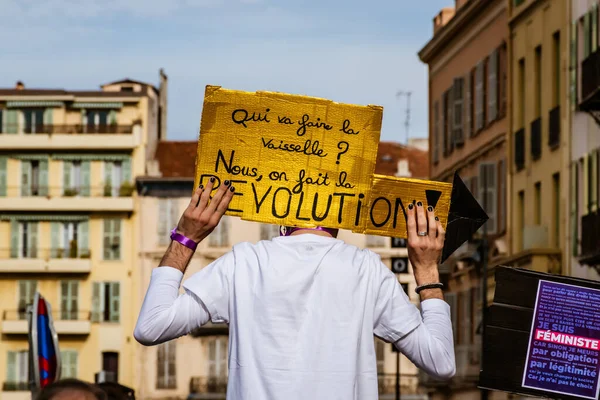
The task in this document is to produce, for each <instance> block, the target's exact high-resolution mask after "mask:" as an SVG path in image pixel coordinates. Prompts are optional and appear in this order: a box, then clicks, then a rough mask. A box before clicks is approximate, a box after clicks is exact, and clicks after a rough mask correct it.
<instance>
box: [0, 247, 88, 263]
mask: <svg viewBox="0 0 600 400" xmlns="http://www.w3.org/2000/svg"><path fill="white" fill-rule="evenodd" d="M90 255H91V254H90V249H83V248H78V247H77V246H71V247H70V248H68V249H64V248H50V249H41V248H39V247H37V246H29V247H17V248H14V247H13V248H0V259H8V258H23V259H42V260H59V259H88V258H90Z"/></svg>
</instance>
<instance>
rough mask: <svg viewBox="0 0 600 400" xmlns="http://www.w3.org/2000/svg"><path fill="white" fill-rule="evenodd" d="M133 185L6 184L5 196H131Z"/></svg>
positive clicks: (127, 183)
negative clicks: (67, 185)
mask: <svg viewBox="0 0 600 400" xmlns="http://www.w3.org/2000/svg"><path fill="white" fill-rule="evenodd" d="M134 191H135V186H134V185H133V183H131V182H123V183H121V184H119V185H111V184H105V185H101V186H83V185H80V186H77V187H65V186H46V185H44V186H41V185H35V186H33V185H27V186H23V185H21V186H8V187H7V188H6V197H32V196H34V197H38V196H39V197H131V196H132V195H133V192H134Z"/></svg>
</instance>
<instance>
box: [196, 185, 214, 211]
mask: <svg viewBox="0 0 600 400" xmlns="http://www.w3.org/2000/svg"><path fill="white" fill-rule="evenodd" d="M214 185H215V178H214V177H212V178H210V180H209V181H208V183H207V184H206V188H205V189H204V190H203V191H202V195H201V196H200V201H199V202H198V203H197V204H198V205H197V206H196V210H194V211H195V212H196V213H197V214H201V213H202V211H204V209H205V208H206V205H207V204H208V201H209V200H210V194H211V192H212V190H213V186H214Z"/></svg>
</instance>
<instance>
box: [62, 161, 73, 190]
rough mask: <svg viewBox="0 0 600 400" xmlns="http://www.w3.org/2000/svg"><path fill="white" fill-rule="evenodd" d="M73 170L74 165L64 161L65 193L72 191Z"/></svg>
mask: <svg viewBox="0 0 600 400" xmlns="http://www.w3.org/2000/svg"><path fill="white" fill-rule="evenodd" d="M72 170H73V163H72V162H71V161H63V193H64V192H66V191H67V190H71V189H72V187H73V185H72V184H71V179H72V178H71V176H72Z"/></svg>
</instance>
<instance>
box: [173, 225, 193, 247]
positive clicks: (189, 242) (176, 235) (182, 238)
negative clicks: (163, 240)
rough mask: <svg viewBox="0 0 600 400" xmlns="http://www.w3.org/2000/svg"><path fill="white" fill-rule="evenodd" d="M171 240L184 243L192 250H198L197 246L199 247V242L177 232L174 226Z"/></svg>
mask: <svg viewBox="0 0 600 400" xmlns="http://www.w3.org/2000/svg"><path fill="white" fill-rule="evenodd" d="M171 240H174V241H176V242H178V243H181V244H182V245H184V246H185V247H187V248H188V249H191V250H196V247H198V243H196V242H194V241H193V240H192V239H190V238H188V237H185V236H183V235H182V234H180V233H177V228H173V230H172V231H171Z"/></svg>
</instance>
